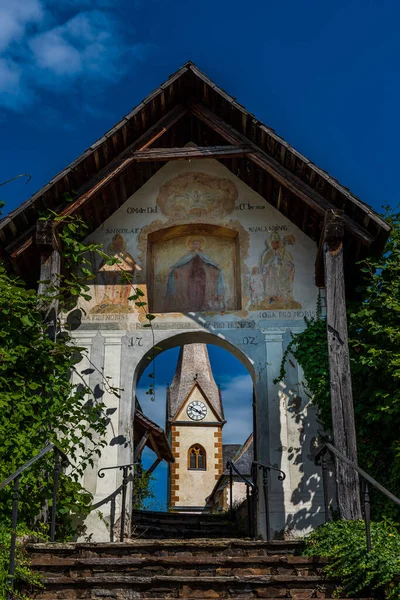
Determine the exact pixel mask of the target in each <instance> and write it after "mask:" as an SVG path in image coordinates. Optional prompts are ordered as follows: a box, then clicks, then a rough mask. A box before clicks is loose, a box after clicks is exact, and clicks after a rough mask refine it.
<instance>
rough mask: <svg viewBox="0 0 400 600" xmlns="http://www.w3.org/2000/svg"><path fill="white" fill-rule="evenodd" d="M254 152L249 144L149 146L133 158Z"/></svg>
mask: <svg viewBox="0 0 400 600" xmlns="http://www.w3.org/2000/svg"><path fill="white" fill-rule="evenodd" d="M250 152H252V150H251V148H249V146H244V145H238V146H196V147H192V146H187V147H184V148H149V149H146V150H137V151H136V152H133V153H132V158H133V159H134V160H135V161H138V162H151V161H169V160H188V159H198V158H230V157H232V156H244V155H245V154H249V153H250Z"/></svg>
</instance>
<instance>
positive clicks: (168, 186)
mask: <svg viewBox="0 0 400 600" xmlns="http://www.w3.org/2000/svg"><path fill="white" fill-rule="evenodd" d="M237 197H238V191H237V188H236V186H235V184H234V183H233V182H232V181H230V180H229V179H224V178H221V177H214V176H212V175H208V174H207V173H182V174H181V175H178V176H177V177H174V178H173V179H171V180H170V181H167V183H164V185H162V186H161V187H160V192H159V194H158V198H157V204H158V206H159V207H160V210H161V212H162V213H163V214H164V215H167V216H169V217H174V218H182V217H189V218H190V217H202V216H205V215H209V216H211V215H212V216H217V217H223V216H225V215H228V214H229V213H231V212H232V211H233V209H234V208H235V201H236V199H237Z"/></svg>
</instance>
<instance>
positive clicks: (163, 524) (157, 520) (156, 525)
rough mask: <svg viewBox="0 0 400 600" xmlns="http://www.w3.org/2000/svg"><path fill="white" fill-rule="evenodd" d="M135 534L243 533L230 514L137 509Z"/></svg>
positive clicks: (202, 535)
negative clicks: (229, 516)
mask: <svg viewBox="0 0 400 600" xmlns="http://www.w3.org/2000/svg"><path fill="white" fill-rule="evenodd" d="M132 536H133V537H141V538H147V539H198V538H237V537H243V535H242V531H241V530H240V528H239V526H238V524H236V523H235V522H232V521H230V520H229V519H228V516H227V515H211V514H204V513H197V514H196V513H177V512H176V513H174V512H155V511H139V510H138V511H133V513H132Z"/></svg>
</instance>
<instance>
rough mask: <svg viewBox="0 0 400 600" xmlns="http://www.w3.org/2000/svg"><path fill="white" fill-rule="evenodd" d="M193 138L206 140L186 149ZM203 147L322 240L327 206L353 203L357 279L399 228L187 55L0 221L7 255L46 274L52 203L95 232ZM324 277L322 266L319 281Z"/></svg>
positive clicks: (30, 271)
mask: <svg viewBox="0 0 400 600" xmlns="http://www.w3.org/2000/svg"><path fill="white" fill-rule="evenodd" d="M188 142H193V143H194V144H197V146H199V148H198V149H197V150H196V148H190V149H188V148H184V146H186V144H187V143H188ZM226 144H230V146H227V145H226ZM193 153H197V156H196V158H207V157H214V158H216V159H217V160H219V161H220V162H221V163H222V164H223V165H224V166H226V167H227V168H228V169H229V170H231V171H232V173H234V174H235V175H236V176H238V177H240V178H241V179H242V180H243V181H244V183H246V184H247V185H248V186H250V187H251V188H252V189H253V190H255V191H256V192H257V193H258V194H260V195H261V196H262V197H264V199H265V200H266V202H269V203H270V204H271V205H272V206H274V207H275V208H276V209H277V210H278V211H280V212H281V213H282V214H283V215H285V216H286V217H287V218H288V219H289V220H290V221H292V222H293V223H294V224H295V225H297V226H298V227H299V228H300V229H301V230H302V231H304V233H305V234H306V235H308V236H309V237H310V238H311V239H313V240H315V241H316V242H317V244H318V243H319V240H320V238H321V231H322V227H323V223H324V219H325V215H326V213H327V212H329V211H331V210H335V209H342V210H344V224H345V232H346V239H345V241H346V243H345V266H347V271H348V273H349V274H348V280H349V285H350V286H351V285H353V286H354V285H355V282H354V280H353V279H352V277H351V269H352V268H353V267H354V265H355V263H356V262H357V261H358V260H359V259H361V258H363V257H365V256H366V255H368V254H372V253H377V252H381V251H382V249H383V246H384V244H385V241H386V239H387V237H388V235H389V231H390V228H389V226H388V224H387V223H385V221H384V220H383V219H382V218H381V217H380V216H379V215H377V213H375V212H374V211H373V210H372V209H371V208H370V207H369V206H368V205H366V204H364V203H363V202H362V201H361V200H360V199H359V198H357V197H356V196H354V194H352V193H351V192H350V191H349V190H348V189H347V188H346V187H344V186H342V185H340V184H339V182H338V181H337V180H336V179H334V178H333V177H331V176H330V175H329V174H328V173H326V172H325V171H323V170H322V169H320V168H318V167H317V166H316V165H315V164H313V163H312V162H311V161H310V160H309V159H308V158H306V157H305V156H303V155H301V154H300V153H299V152H297V151H296V150H295V149H294V148H293V147H292V146H290V144H288V143H287V142H286V141H285V140H283V139H282V138H281V137H280V136H279V135H277V134H276V133H275V132H274V131H273V129H271V128H270V127H267V126H266V125H264V124H263V123H261V122H260V121H259V120H258V119H257V118H255V117H254V115H252V114H250V113H249V112H248V111H247V110H246V109H245V108H244V107H243V106H242V105H240V104H239V103H238V102H237V101H236V100H235V99H234V98H233V97H232V96H230V95H229V94H227V93H226V92H225V91H224V90H222V89H221V88H219V87H218V86H217V85H216V84H215V83H214V82H213V81H211V80H210V79H209V78H208V77H207V76H206V75H204V74H203V73H202V72H201V71H200V70H199V69H198V68H197V67H196V65H194V64H193V63H191V62H187V63H186V64H184V65H183V66H182V67H181V68H180V69H179V70H178V71H177V72H176V73H174V74H173V75H171V76H170V77H169V79H168V80H167V81H166V82H165V83H163V84H162V85H160V87H159V88H157V89H156V90H154V92H152V93H151V94H150V95H149V96H147V98H145V99H144V100H143V101H142V102H141V103H140V104H139V105H138V106H137V107H136V108H135V109H134V110H132V111H131V112H130V113H129V114H128V115H126V116H125V117H124V118H123V119H122V120H121V121H120V122H119V123H117V124H116V125H115V126H114V127H113V128H112V129H110V130H109V131H108V132H107V133H106V134H105V135H104V136H103V137H101V138H100V139H99V140H97V142H95V143H94V144H93V145H92V146H90V148H88V149H87V150H86V151H85V152H84V153H83V154H82V155H81V156H79V157H78V158H77V159H76V160H75V161H74V162H73V163H71V164H70V165H69V166H67V167H66V168H65V169H64V170H63V171H62V172H61V173H59V174H58V175H56V176H55V177H54V178H53V179H52V180H51V181H50V182H49V183H48V184H46V185H45V186H44V187H43V188H42V189H40V190H39V191H38V192H37V193H36V194H34V195H33V196H32V197H31V198H30V199H29V200H27V201H26V202H24V203H23V204H22V205H21V206H19V207H18V208H17V209H15V210H14V211H12V212H11V213H10V214H9V215H7V216H6V217H4V218H3V219H2V220H1V221H0V257H1V258H3V259H4V260H5V261H6V262H7V264H9V265H11V266H12V268H13V269H14V270H15V271H16V272H18V273H19V274H20V275H22V276H23V277H24V278H25V279H26V280H27V281H30V282H32V283H34V282H36V281H37V279H38V275H39V258H38V256H39V249H38V247H37V245H36V239H35V228H36V222H37V219H38V217H39V216H40V213H42V212H43V211H46V210H48V209H51V210H52V211H55V212H57V213H58V214H61V215H73V214H80V215H81V216H82V217H83V219H84V220H85V222H86V223H87V225H88V227H89V233H90V232H92V231H94V230H95V229H96V228H97V227H99V226H100V225H101V224H102V223H103V222H104V221H105V220H106V219H107V218H108V217H110V216H111V214H113V213H114V212H115V211H116V210H117V209H118V208H119V207H120V206H121V205H122V204H123V203H124V202H125V201H126V200H127V199H128V198H129V197H130V196H131V195H132V194H133V193H134V192H136V191H137V190H138V189H139V188H140V187H142V186H143V184H144V183H146V181H148V180H149V179H150V178H151V177H152V176H153V175H154V174H155V173H156V172H157V171H158V170H159V169H160V168H161V167H162V166H163V165H164V164H165V162H166V161H167V160H182V159H188V158H192V157H193ZM71 195H72V197H71ZM57 226H60V223H58V225H57ZM322 276H323V269H321V265H320V266H319V268H318V267H317V269H316V277H317V280H318V278H321V277H322ZM320 284H321V283H320Z"/></svg>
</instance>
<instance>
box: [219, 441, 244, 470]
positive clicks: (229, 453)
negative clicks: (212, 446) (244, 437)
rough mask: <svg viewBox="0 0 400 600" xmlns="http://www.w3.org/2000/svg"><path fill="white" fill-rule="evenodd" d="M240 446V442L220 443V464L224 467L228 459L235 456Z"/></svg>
mask: <svg viewBox="0 0 400 600" xmlns="http://www.w3.org/2000/svg"><path fill="white" fill-rule="evenodd" d="M241 447H242V446H241V444H222V465H223V467H224V468H225V467H226V465H227V463H228V461H230V460H233V459H234V458H235V456H236V454H237V453H238V451H239V450H240V448H241Z"/></svg>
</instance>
